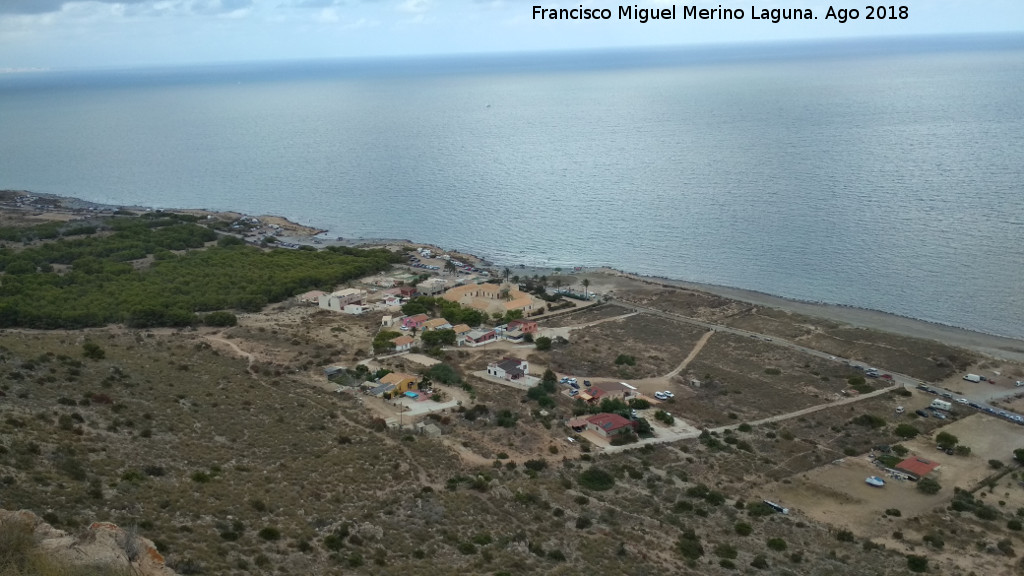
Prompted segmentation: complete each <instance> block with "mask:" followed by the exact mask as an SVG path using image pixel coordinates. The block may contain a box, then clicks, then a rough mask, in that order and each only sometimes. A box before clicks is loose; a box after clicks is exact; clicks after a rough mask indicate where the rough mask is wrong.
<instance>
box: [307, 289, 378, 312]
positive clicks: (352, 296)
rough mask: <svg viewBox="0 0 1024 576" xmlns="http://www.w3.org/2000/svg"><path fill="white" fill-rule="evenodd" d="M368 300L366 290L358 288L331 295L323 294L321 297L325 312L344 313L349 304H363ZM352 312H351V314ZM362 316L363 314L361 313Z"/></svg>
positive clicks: (321, 305)
mask: <svg viewBox="0 0 1024 576" xmlns="http://www.w3.org/2000/svg"><path fill="white" fill-rule="evenodd" d="M365 299H366V290H359V289H358V288H345V289H344V290H338V291H337V292H331V293H330V294H323V295H321V296H320V297H319V299H318V300H319V304H320V307H321V308H323V309H325V310H334V311H335V312H342V311H344V310H345V306H346V305H348V304H361V303H362V302H363V301H364V300H365ZM351 313H352V312H350V314H351ZM359 313H360V314H361V313H362V312H359Z"/></svg>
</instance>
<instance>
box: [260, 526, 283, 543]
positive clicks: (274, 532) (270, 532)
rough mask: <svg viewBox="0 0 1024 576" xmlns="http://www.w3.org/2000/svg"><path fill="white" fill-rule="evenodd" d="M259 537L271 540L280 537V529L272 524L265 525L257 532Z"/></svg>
mask: <svg viewBox="0 0 1024 576" xmlns="http://www.w3.org/2000/svg"><path fill="white" fill-rule="evenodd" d="M258 535H259V537H260V538H262V539H264V540H267V541H268V542H272V541H275V540H280V539H281V531H280V530H278V529H277V528H274V527H273V526H267V527H266V528H263V529H261V530H260V531H259V532H258Z"/></svg>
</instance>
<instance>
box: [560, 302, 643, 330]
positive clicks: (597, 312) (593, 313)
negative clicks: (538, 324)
mask: <svg viewBox="0 0 1024 576" xmlns="http://www.w3.org/2000/svg"><path fill="white" fill-rule="evenodd" d="M630 312H631V310H629V309H628V308H624V307H622V306H616V305H614V304H600V305H596V306H590V307H587V308H584V309H582V310H580V311H578V312H571V313H569V314H562V315H560V316H555V317H553V318H551V319H546V320H544V327H545V328H564V327H567V326H580V325H583V324H588V323H590V322H596V321H598V320H604V319H606V318H614V317H616V316H622V315H624V314H629V313H630Z"/></svg>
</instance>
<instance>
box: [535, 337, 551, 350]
mask: <svg viewBox="0 0 1024 576" xmlns="http://www.w3.org/2000/svg"><path fill="white" fill-rule="evenodd" d="M533 345H534V346H536V347H537V350H542V351H543V350H551V338H548V337H547V336H541V337H540V338H536V339H534V341H533Z"/></svg>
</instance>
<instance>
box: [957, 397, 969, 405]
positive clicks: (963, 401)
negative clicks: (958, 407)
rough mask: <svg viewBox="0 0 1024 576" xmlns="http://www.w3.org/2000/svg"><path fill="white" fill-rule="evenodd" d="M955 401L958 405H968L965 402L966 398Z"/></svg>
mask: <svg viewBox="0 0 1024 576" xmlns="http://www.w3.org/2000/svg"><path fill="white" fill-rule="evenodd" d="M956 401H957V403H958V404H967V403H968V402H967V398H957V399H956Z"/></svg>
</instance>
